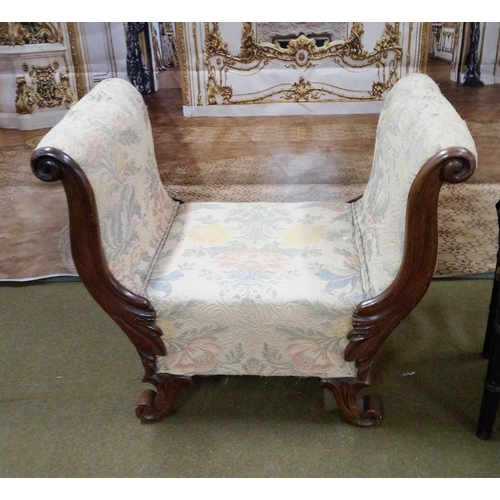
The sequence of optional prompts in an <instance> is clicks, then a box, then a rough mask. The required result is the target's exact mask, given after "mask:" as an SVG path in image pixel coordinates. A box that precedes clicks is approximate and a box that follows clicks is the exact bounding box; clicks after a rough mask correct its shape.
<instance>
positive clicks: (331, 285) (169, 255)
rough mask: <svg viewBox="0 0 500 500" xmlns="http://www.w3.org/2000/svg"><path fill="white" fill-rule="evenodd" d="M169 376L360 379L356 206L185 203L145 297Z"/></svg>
mask: <svg viewBox="0 0 500 500" xmlns="http://www.w3.org/2000/svg"><path fill="white" fill-rule="evenodd" d="M143 295H144V296H145V297H147V298H149V299H150V300H151V302H152V305H153V307H154V308H155V309H156V311H157V314H158V316H157V324H158V325H159V326H160V327H161V328H162V330H163V333H164V337H163V339H164V342H165V345H166V348H167V353H168V354H167V356H165V357H158V358H157V370H158V372H160V373H171V374H177V375H194V374H226V375H229V374H240V375H242V374H248V375H266V376H271V375H284V376H290V375H297V376H318V377H351V376H355V375H356V369H355V366H354V364H353V363H347V362H346V361H345V360H344V358H343V352H344V349H345V347H346V345H347V339H346V335H347V334H348V333H349V331H350V330H351V329H352V314H353V312H354V310H355V308H356V305H357V304H358V303H359V302H361V301H362V300H363V299H364V298H365V292H364V291H363V288H362V280H361V274H360V262H359V256H358V251H357V249H356V245H355V239H354V228H353V215H352V210H351V205H350V204H347V203H315V202H307V203H186V204H183V205H181V206H180V207H179V210H178V212H177V215H176V218H175V219H174V222H173V225H172V227H171V229H170V232H169V234H168V237H167V238H166V240H165V244H164V247H163V248H162V249H161V252H160V253H159V254H158V259H157V261H156V263H155V264H154V268H153V269H152V273H151V276H150V280H149V282H148V283H147V284H146V286H145V289H144V290H143Z"/></svg>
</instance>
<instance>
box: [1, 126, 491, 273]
mask: <svg viewBox="0 0 500 500" xmlns="http://www.w3.org/2000/svg"><path fill="white" fill-rule="evenodd" d="M289 132H290V131H289V130H288V133H289ZM317 132H318V133H325V132H324V131H321V130H318V131H317ZM330 132H331V131H330ZM362 132H363V133H364V131H363V130H359V129H358V130H357V132H356V133H358V134H359V133H362ZM259 133H260V132H259ZM273 133H274V132H273ZM295 133H298V134H300V129H299V130H298V131H296V132H295ZM344 133H345V131H344ZM367 133H368V132H367ZM492 133H496V129H495V130H494V131H493V130H492ZM214 134H215V135H214ZM209 135H211V137H210V138H209V139H207V140H210V141H213V140H216V139H215V137H216V135H217V130H216V128H215V127H214V128H213V129H212V130H211V134H209ZM39 139H40V138H35V139H32V140H30V141H28V142H27V143H26V144H25V145H23V146H15V147H8V148H1V149H0V160H1V164H2V166H3V168H2V170H1V171H0V241H1V252H0V280H7V281H9V280H28V279H34V278H40V277H46V276H58V275H74V274H76V270H75V268H74V265H73V261H72V258H71V252H70V245H69V231H68V213H67V208H66V200H65V195H64V191H63V188H62V186H61V184H60V183H59V182H58V183H55V184H47V183H43V182H41V181H39V180H38V179H36V178H35V176H34V175H33V174H32V173H31V170H30V166H29V160H30V156H31V153H32V151H33V150H34V147H35V146H36V144H37V143H38V141H39ZM162 139H163V140H165V136H162ZM179 139H180V138H177V140H179ZM183 139H184V140H185V139H186V136H185V135H184V137H183ZM200 139H201V138H200V137H198V139H197V140H200ZM246 139H247V140H248V137H247V138H246ZM168 140H175V138H172V137H171V138H169V139H168ZM226 140H227V137H226ZM238 140H242V138H241V137H238ZM370 166H371V158H370V157H369V156H366V157H363V156H361V157H359V156H355V155H354V153H353V154H352V155H351V154H335V153H332V152H328V153H316V154H309V155H307V156H306V157H304V155H294V154H281V155H269V156H260V157H244V158H231V159H227V160H219V161H213V162H205V163H199V164H196V165H189V166H179V167H177V168H174V169H173V170H172V171H170V172H160V175H161V178H162V181H163V183H164V184H165V186H166V187H167V189H168V190H169V192H170V194H171V195H172V196H174V197H175V198H180V199H183V200H184V201H227V202H230V201H270V202H284V201H306V200H317V201H327V200H342V201H346V200H349V199H352V198H354V197H357V196H359V195H360V194H362V193H363V190H364V186H365V184H366V182H367V180H368V177H369V172H370ZM498 199H500V185H499V184H494V183H490V182H488V179H486V178H485V177H484V176H482V174H481V173H480V172H476V174H475V175H474V177H473V179H471V180H470V181H469V182H467V183H466V184H463V185H457V186H450V185H445V186H443V189H442V191H441V196H440V202H439V244H440V254H439V258H438V265H437V269H436V275H437V276H461V275H471V274H475V273H489V272H492V271H493V269H494V266H495V259H496V251H497V234H498V229H497V219H496V212H495V203H496V202H497V201H498Z"/></svg>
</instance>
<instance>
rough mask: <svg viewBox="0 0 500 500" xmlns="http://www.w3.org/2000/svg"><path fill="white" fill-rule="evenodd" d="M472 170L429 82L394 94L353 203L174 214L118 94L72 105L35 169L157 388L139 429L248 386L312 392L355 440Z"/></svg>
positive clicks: (142, 122)
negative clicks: (185, 401) (325, 393)
mask: <svg viewBox="0 0 500 500" xmlns="http://www.w3.org/2000/svg"><path fill="white" fill-rule="evenodd" d="M475 165H476V152H475V146H474V142H473V140H472V138H471V136H470V133H469V131H468V129H467V126H466V125H465V123H464V122H463V121H462V120H461V118H460V117H459V116H458V114H457V113H456V111H455V110H454V109H453V107H452V106H451V104H450V103H449V102H448V101H447V100H446V99H445V98H444V97H443V96H442V95H441V93H440V91H439V89H438V88H437V86H436V85H435V83H434V82H433V81H432V80H431V79H430V78H429V77H427V76H425V75H412V76H409V77H406V78H403V79H401V80H400V81H399V82H398V83H397V84H396V85H395V86H394V88H393V89H392V90H391V92H390V93H389V95H388V97H387V99H386V102H385V103H384V108H383V111H382V113H381V115H380V119H379V123H378V128H377V138H376V145H375V152H374V158H373V165H372V171H371V175H370V180H369V182H368V184H367V186H366V190H365V192H364V195H363V196H362V197H361V198H359V199H357V200H354V201H352V202H343V201H341V202H338V201H334V200H331V201H327V202H325V201H321V202H320V201H318V200H310V201H308V202H297V203H295V202H293V203H292V202H290V203H250V202H243V201H242V202H237V203H215V202H196V203H179V202H178V201H176V200H173V199H172V198H171V197H170V196H169V195H168V192H167V190H168V186H167V188H166V189H165V187H164V186H163V185H162V183H161V182H160V177H159V174H158V169H157V165H156V161H155V154H154V148H153V139H152V134H151V126H150V123H149V118H148V114H147V109H146V107H145V105H144V101H143V98H142V97H141V95H140V94H139V93H138V92H137V91H136V90H135V89H134V88H133V87H132V86H131V85H130V84H128V83H127V82H125V81H123V80H120V79H110V80H106V81H104V82H101V83H100V84H98V85H97V86H96V87H95V88H94V89H93V90H92V91H91V92H90V93H89V94H88V95H87V96H85V97H84V98H83V99H81V100H80V101H79V102H78V103H77V104H76V105H74V106H73V107H72V108H71V109H70V110H69V112H68V114H67V115H66V117H65V118H64V119H63V120H62V121H61V122H60V123H59V124H58V125H57V126H56V127H54V128H53V129H52V130H51V131H50V132H49V133H48V134H47V135H46V136H45V137H44V139H43V140H42V142H41V143H40V145H39V147H38V148H37V150H36V151H35V152H34V154H33V158H32V168H33V171H34V172H35V174H36V175H37V176H38V177H39V178H40V179H42V180H44V181H48V182H53V181H58V180H60V181H62V183H63V185H64V188H65V190H66V194H67V200H68V206H69V214H70V234H71V246H72V253H73V258H74V261H75V265H76V268H77V270H78V273H79V275H80V277H81V280H82V282H83V283H84V285H85V286H86V287H87V289H88V291H89V293H90V294H91V295H92V297H93V298H94V299H95V300H96V302H97V303H98V304H99V305H100V306H101V307H102V308H103V309H104V310H105V311H106V312H107V313H108V314H109V315H110V316H111V317H112V318H113V319H114V320H115V322H116V323H117V324H118V326H120V328H121V329H122V330H123V331H124V332H125V334H126V335H127V336H128V337H129V339H130V340H131V342H132V344H133V345H134V346H135V348H136V350H137V352H138V354H139V356H140V358H141V360H142V363H143V365H144V371H145V375H144V382H147V383H149V384H152V386H153V387H154V390H153V389H150V390H147V391H145V392H144V393H142V394H141V397H140V400H139V404H138V406H137V408H136V414H137V416H138V417H139V418H140V419H141V420H144V421H156V420H161V419H162V418H164V417H166V416H167V415H169V414H170V413H171V411H172V410H173V408H174V404H175V397H176V394H177V392H178V390H179V388H181V387H182V386H183V385H187V384H191V383H192V380H193V379H192V377H193V376H196V375H259V376H294V377H315V378H317V379H318V380H319V383H320V386H321V387H323V388H326V389H329V390H330V391H331V392H332V393H333V395H334V396H335V399H336V401H337V403H338V406H339V409H340V412H341V413H342V415H343V416H344V417H345V419H346V420H347V421H349V422H350V423H352V424H354V425H358V426H371V425H374V424H377V423H379V422H380V420H381V418H382V411H381V405H380V404H379V402H378V399H376V398H368V397H363V396H362V395H361V391H362V390H363V389H364V388H366V387H368V386H369V385H371V379H370V371H371V366H372V363H373V361H374V358H375V355H376V353H377V351H378V349H379V348H380V346H381V345H382V343H383V342H384V341H385V339H386V338H387V337H388V335H389V334H390V333H391V332H392V331H394V329H395V328H396V327H397V326H398V325H399V324H400V323H401V321H402V320H403V319H404V318H405V317H406V316H407V315H408V314H409V313H410V311H411V310H412V309H413V308H414V307H415V306H416V305H417V304H418V302H419V301H420V300H421V298H422V297H423V295H424V294H425V292H426V290H427V288H428V286H429V284H430V282H431V280H432V277H433V273H434V269H435V265H436V259H437V252H438V244H437V241H438V240H437V206H438V196H439V190H440V188H441V185H442V184H443V182H451V183H457V182H463V181H465V180H467V179H468V178H469V177H470V176H471V175H472V173H473V172H474V169H475ZM118 362H119V360H117V363H118Z"/></svg>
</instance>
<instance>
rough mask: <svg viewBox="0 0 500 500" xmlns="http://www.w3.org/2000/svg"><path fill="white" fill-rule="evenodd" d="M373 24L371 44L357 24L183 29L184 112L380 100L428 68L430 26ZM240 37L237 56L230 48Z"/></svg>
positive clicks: (223, 25) (189, 25) (185, 26)
mask: <svg viewBox="0 0 500 500" xmlns="http://www.w3.org/2000/svg"><path fill="white" fill-rule="evenodd" d="M226 24H231V26H226ZM367 24H369V25H377V26H369V27H368V30H369V33H368V35H369V36H368V39H369V40H370V41H371V43H369V45H366V44H365V30H366V29H367V28H366V26H365V25H363V23H357V22H356V23H250V22H245V23H217V22H212V23H208V22H206V23H179V25H181V26H178V30H177V31H178V35H179V47H180V59H181V66H182V68H183V94H184V103H185V106H188V107H203V106H217V105H224V106H227V105H254V104H266V105H268V104H278V103H301V102H307V103H338V102H343V103H349V102H358V103H359V102H374V101H381V100H382V99H383V97H384V94H385V92H386V91H388V90H389V89H391V88H392V86H393V85H394V84H395V83H396V81H397V80H398V79H399V78H400V77H401V75H402V74H404V72H405V71H406V73H410V72H412V71H415V67H416V66H417V64H420V65H421V64H425V60H426V59H425V58H424V57H423V55H422V53H421V52H422V51H421V50H420V49H421V45H422V44H421V43H420V42H419V41H418V40H417V39H418V36H419V35H421V34H422V29H423V27H422V23H367ZM234 25H236V27H237V25H239V26H240V31H239V32H238V31H237V28H236V27H235V26H234ZM414 25H418V26H417V27H415V26H414ZM377 29H378V30H380V32H379V33H378V35H376V36H375V37H374V35H373V33H374V32H376V30H377ZM222 33H224V35H223V34H222ZM297 33H300V34H299V35H298V36H297V37H294V36H295V35H296V34H297ZM303 33H307V34H308V36H306V35H305V34H303ZM230 37H232V38H231V39H230ZM235 37H239V43H238V46H239V47H240V50H239V52H238V53H235V51H234V50H233V51H231V50H229V48H228V47H229V46H232V47H233V48H234V47H235V40H234V38H235ZM339 37H341V38H339ZM266 40H273V41H274V42H273V43H271V42H270V41H266ZM404 56H406V58H405V57H404ZM425 56H426V54H425ZM417 70H418V69H417ZM221 113H223V111H221ZM229 113H231V112H229Z"/></svg>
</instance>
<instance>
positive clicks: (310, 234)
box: [281, 224, 326, 246]
mask: <svg viewBox="0 0 500 500" xmlns="http://www.w3.org/2000/svg"><path fill="white" fill-rule="evenodd" d="M325 237H326V228H325V227H324V226H318V225H313V224H297V225H295V226H293V227H291V228H290V229H287V230H286V231H283V234H282V235H281V241H282V243H283V244H284V245H287V246H294V245H310V244H312V243H316V242H317V241H319V240H322V239H324V238H325Z"/></svg>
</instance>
